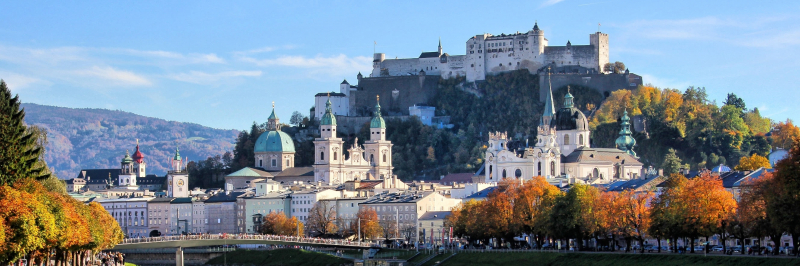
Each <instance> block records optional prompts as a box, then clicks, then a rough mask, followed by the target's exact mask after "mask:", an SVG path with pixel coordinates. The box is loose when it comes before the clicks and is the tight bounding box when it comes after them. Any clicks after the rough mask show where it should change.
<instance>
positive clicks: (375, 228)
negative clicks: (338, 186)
mask: <svg viewBox="0 0 800 266" xmlns="http://www.w3.org/2000/svg"><path fill="white" fill-rule="evenodd" d="M359 223H360V224H361V226H360V228H361V239H364V240H366V239H374V238H376V237H377V236H378V235H379V234H380V233H381V230H382V229H381V226H380V224H378V213H376V212H375V210H373V209H371V208H369V207H362V208H360V209H359V210H358V212H357V213H356V220H354V222H353V223H351V224H350V231H352V232H356V234H358V232H359V231H358V229H359Z"/></svg>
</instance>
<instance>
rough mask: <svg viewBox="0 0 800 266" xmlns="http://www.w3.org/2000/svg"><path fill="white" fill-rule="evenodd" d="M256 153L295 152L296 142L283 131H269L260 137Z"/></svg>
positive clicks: (257, 141)
mask: <svg viewBox="0 0 800 266" xmlns="http://www.w3.org/2000/svg"><path fill="white" fill-rule="evenodd" d="M255 152H294V141H292V137H289V134H286V133H284V132H283V131H279V130H271V131H267V132H264V133H261V136H258V139H257V140H256V147H255Z"/></svg>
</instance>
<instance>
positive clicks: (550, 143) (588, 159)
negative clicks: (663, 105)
mask: <svg viewBox="0 0 800 266" xmlns="http://www.w3.org/2000/svg"><path fill="white" fill-rule="evenodd" d="M547 93H548V96H547V98H546V100H545V110H544V113H543V115H542V118H541V120H540V122H539V126H538V128H537V136H536V143H535V145H534V146H533V147H526V148H524V149H523V150H511V149H509V147H508V141H509V138H508V136H507V134H506V133H501V132H496V133H490V134H489V144H488V148H487V150H486V155H485V158H486V165H485V168H484V175H485V176H484V181H485V182H487V183H491V182H498V181H499V180H502V179H506V178H516V179H523V180H527V179H530V178H531V177H534V176H543V177H545V178H547V179H548V180H550V181H552V182H558V181H567V182H569V183H574V182H583V183H589V184H597V183H610V182H612V181H614V180H628V179H635V178H638V177H639V176H640V175H641V171H642V163H641V162H639V160H638V159H637V157H636V153H635V152H633V147H634V146H635V144H636V141H635V140H634V139H633V137H631V131H630V123H629V121H630V119H629V118H628V115H627V111H626V112H625V113H624V115H623V117H622V118H621V120H622V130H621V131H620V137H619V138H618V139H617V141H616V146H617V148H592V147H591V145H590V142H589V138H590V134H591V131H590V130H589V123H588V120H587V118H586V116H585V115H584V114H583V112H581V111H580V110H579V109H577V108H576V107H575V105H574V102H573V96H572V94H570V93H569V92H567V94H566V95H565V96H564V107H562V108H561V109H559V110H555V108H554V107H553V92H552V89H551V88H548V92H547Z"/></svg>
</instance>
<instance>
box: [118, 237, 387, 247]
mask: <svg viewBox="0 0 800 266" xmlns="http://www.w3.org/2000/svg"><path fill="white" fill-rule="evenodd" d="M237 244H257V245H285V246H317V247H336V248H352V249H370V248H379V247H376V246H372V244H371V243H370V242H360V241H350V240H345V239H327V238H315V237H297V236H277V235H180V236H160V237H141V238H125V239H123V240H122V242H121V243H119V244H117V245H116V246H115V247H114V248H112V250H123V249H151V248H189V247H205V246H221V245H237Z"/></svg>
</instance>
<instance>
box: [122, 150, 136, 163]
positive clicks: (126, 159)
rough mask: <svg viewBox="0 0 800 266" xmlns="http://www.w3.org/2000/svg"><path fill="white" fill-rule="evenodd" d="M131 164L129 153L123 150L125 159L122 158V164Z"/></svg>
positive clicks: (131, 159)
mask: <svg viewBox="0 0 800 266" xmlns="http://www.w3.org/2000/svg"><path fill="white" fill-rule="evenodd" d="M130 163H133V158H131V155H130V153H128V150H125V158H122V164H130Z"/></svg>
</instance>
